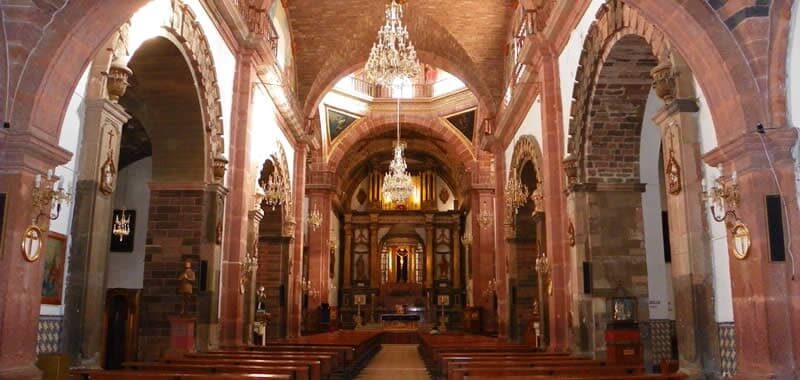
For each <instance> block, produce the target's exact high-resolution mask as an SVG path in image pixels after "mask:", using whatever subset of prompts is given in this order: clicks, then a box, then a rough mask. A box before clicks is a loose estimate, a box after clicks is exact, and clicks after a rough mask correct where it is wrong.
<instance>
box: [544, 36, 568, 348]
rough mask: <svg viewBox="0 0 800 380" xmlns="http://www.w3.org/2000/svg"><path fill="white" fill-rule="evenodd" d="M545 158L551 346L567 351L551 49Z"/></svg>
mask: <svg viewBox="0 0 800 380" xmlns="http://www.w3.org/2000/svg"><path fill="white" fill-rule="evenodd" d="M540 77H541V80H540V81H541V83H542V140H543V141H542V150H543V152H542V156H543V157H542V160H543V161H544V163H543V164H544V168H543V173H541V174H540V175H541V176H542V178H543V181H542V186H544V189H543V193H544V212H545V215H546V216H547V217H546V218H545V236H546V242H545V244H546V251H547V255H548V256H549V258H550V264H551V269H550V280H551V281H552V289H553V292H552V294H550V299H549V304H550V307H549V313H550V314H549V330H550V331H549V338H550V350H552V351H565V350H567V349H569V347H570V337H569V328H570V319H571V318H570V306H571V304H572V299H571V297H572V296H571V292H570V288H574V287H575V285H571V284H569V278H570V271H571V269H570V268H571V267H572V266H574V265H576V264H575V263H572V262H570V255H569V244H568V243H567V236H566V235H567V233H566V230H567V225H568V223H569V222H568V218H567V199H566V194H565V192H564V190H565V189H566V187H565V178H564V171H563V167H562V158H563V157H564V129H563V125H562V123H563V120H562V114H561V112H562V111H561V90H560V88H559V85H558V83H560V82H559V80H558V78H559V75H558V61H557V57H556V56H554V55H553V54H552V52H547V53H546V54H543V57H542V70H541V73H540Z"/></svg>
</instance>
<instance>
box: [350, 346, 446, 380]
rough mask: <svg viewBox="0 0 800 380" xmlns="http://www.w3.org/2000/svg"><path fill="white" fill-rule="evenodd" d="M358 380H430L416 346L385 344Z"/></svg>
mask: <svg viewBox="0 0 800 380" xmlns="http://www.w3.org/2000/svg"><path fill="white" fill-rule="evenodd" d="M356 379H357V380H389V379H403V380H416V379H424V380H430V377H429V376H428V372H427V371H426V370H425V363H423V362H422V358H421V357H420V356H419V352H417V345H416V344H384V345H383V348H382V349H381V351H380V352H378V354H377V355H375V357H374V358H372V360H371V361H370V362H369V365H367V367H366V368H364V369H363V370H362V371H361V373H360V374H359V375H358V377H357V378H356Z"/></svg>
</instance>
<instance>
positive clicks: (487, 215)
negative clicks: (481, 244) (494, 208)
mask: <svg viewBox="0 0 800 380" xmlns="http://www.w3.org/2000/svg"><path fill="white" fill-rule="evenodd" d="M493 220H494V216H493V215H492V213H491V212H489V208H488V207H487V206H486V202H483V207H481V213H480V214H478V224H479V225H480V226H481V229H484V230H485V229H487V228H489V226H491V225H492V221H493Z"/></svg>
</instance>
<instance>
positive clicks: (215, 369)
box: [123, 362, 312, 380]
mask: <svg viewBox="0 0 800 380" xmlns="http://www.w3.org/2000/svg"><path fill="white" fill-rule="evenodd" d="M123 367H125V368H126V369H129V370H133V371H146V372H181V373H204V374H221V373H226V374H241V373H271V374H278V375H290V376H291V378H292V379H294V380H312V379H311V375H310V372H309V367H308V366H290V365H286V366H269V367H266V366H231V365H218V364H178V363H161V362H126V363H123Z"/></svg>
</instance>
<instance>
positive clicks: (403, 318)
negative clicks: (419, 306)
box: [381, 314, 420, 330]
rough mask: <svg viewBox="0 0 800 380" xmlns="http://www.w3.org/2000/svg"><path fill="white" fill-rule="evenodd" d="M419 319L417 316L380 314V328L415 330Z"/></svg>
mask: <svg viewBox="0 0 800 380" xmlns="http://www.w3.org/2000/svg"><path fill="white" fill-rule="evenodd" d="M419 321H420V317H419V315H417V314H381V326H382V327H383V328H384V329H392V330H416V329H417V323H419Z"/></svg>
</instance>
